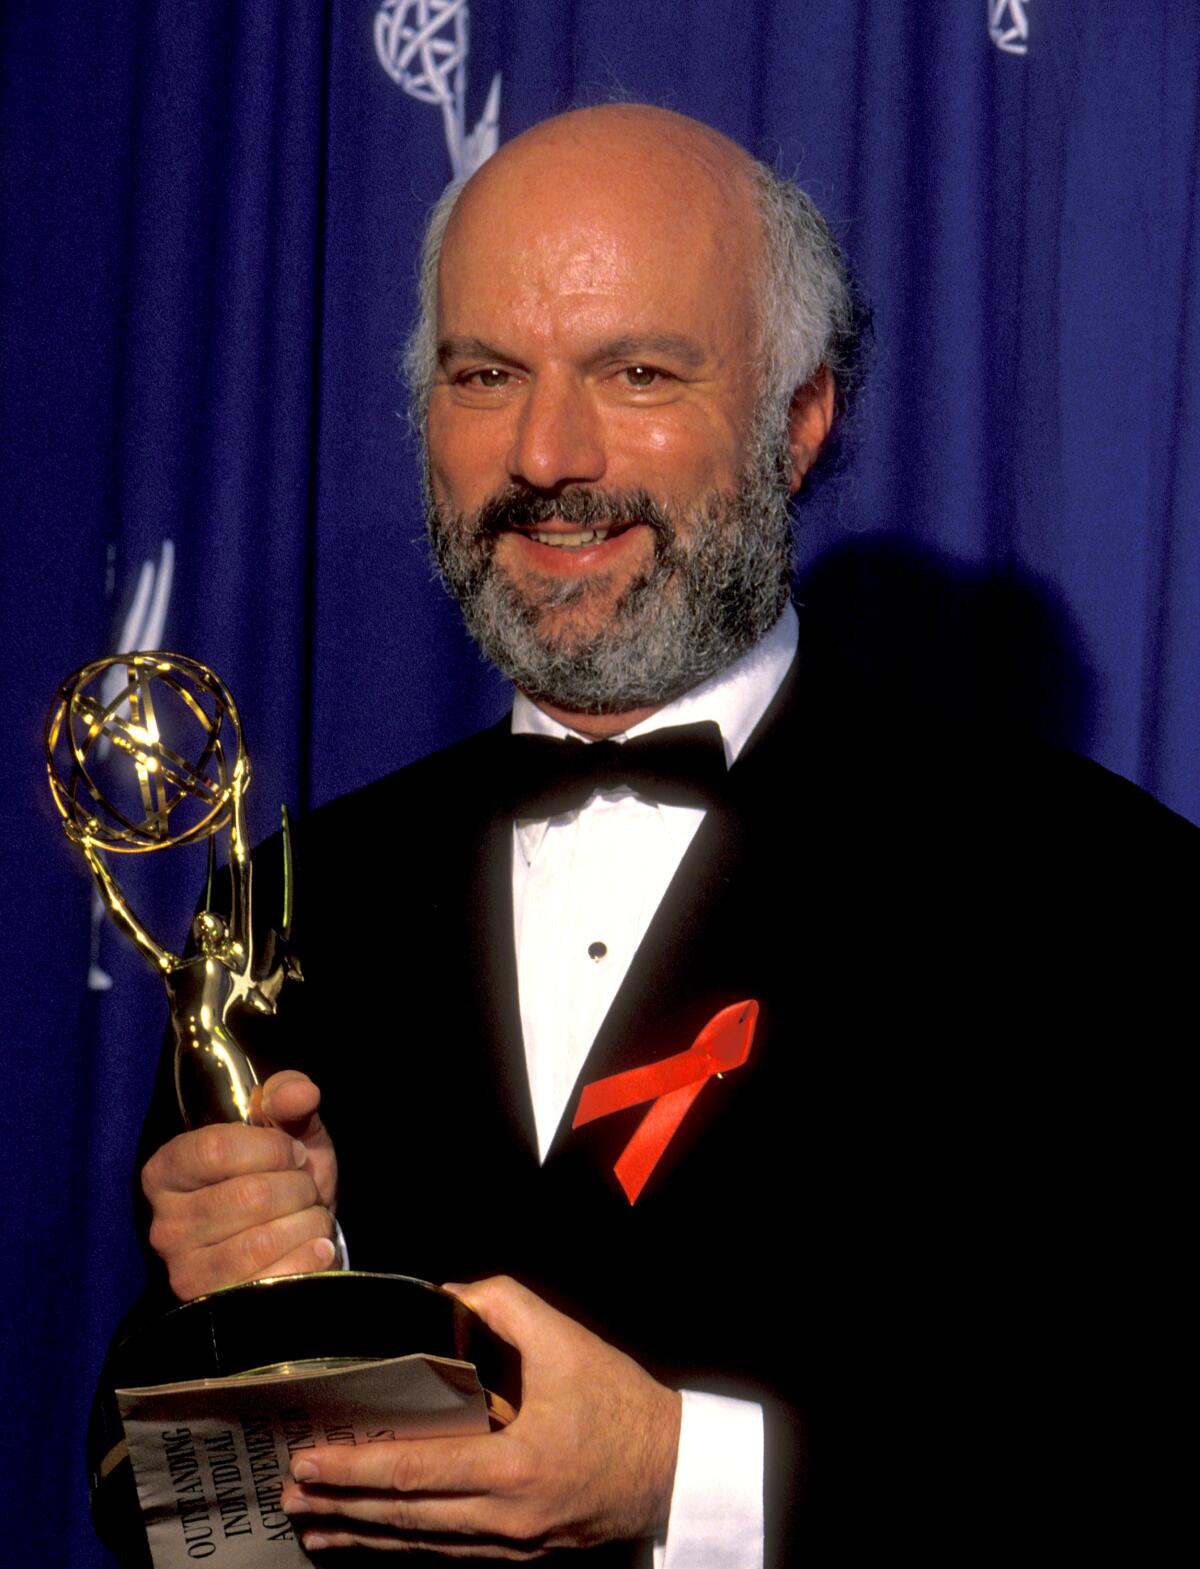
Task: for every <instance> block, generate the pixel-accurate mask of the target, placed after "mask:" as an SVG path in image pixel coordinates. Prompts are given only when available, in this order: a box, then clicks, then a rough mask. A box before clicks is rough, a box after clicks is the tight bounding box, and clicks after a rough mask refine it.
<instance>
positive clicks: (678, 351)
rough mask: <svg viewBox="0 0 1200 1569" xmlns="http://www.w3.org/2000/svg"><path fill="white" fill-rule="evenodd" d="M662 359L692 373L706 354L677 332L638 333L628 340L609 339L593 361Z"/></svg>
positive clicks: (694, 341)
mask: <svg viewBox="0 0 1200 1569" xmlns="http://www.w3.org/2000/svg"><path fill="white" fill-rule="evenodd" d="M660 355H662V356H664V357H665V358H667V359H671V360H675V361H676V363H677V364H680V365H684V366H686V367H687V368H688V369H689V370H697V369H698V368H699V367H700V366H701V365H703V364H704V360H705V354H704V350H703V349H702V348H701V346H700V345H699V344H698V343H697V342H696V340H695V339H694V338H684V337H681V336H680V335H679V334H678V333H674V332H639V333H631V334H630V335H629V336H628V337H625V338H610V339H609V340H608V341H607V342H606V343H602V344H600V345H599V346H598V347H597V349H596V351H595V353H594V355H593V358H594V359H597V360H639V359H644V358H657V357H658V356H660Z"/></svg>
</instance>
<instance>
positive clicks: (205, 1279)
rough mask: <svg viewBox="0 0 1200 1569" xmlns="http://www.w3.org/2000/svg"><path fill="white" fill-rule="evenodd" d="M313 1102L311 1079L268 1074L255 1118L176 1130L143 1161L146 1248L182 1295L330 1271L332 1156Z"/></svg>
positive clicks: (316, 1092) (184, 1298)
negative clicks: (188, 1130)
mask: <svg viewBox="0 0 1200 1569" xmlns="http://www.w3.org/2000/svg"><path fill="white" fill-rule="evenodd" d="M320 1103H321V1092H320V1090H318V1088H317V1086H316V1085H315V1084H314V1083H313V1082H312V1080H311V1079H308V1078H306V1077H305V1076H304V1075H303V1074H302V1073H295V1072H291V1071H286V1072H283V1073H276V1074H274V1075H273V1076H272V1077H271V1078H269V1079H268V1080H267V1082H266V1083H265V1084H264V1085H263V1087H262V1098H261V1101H259V1102H258V1103H257V1114H256V1118H255V1121H256V1123H257V1124H259V1125H257V1126H253V1127H247V1126H245V1125H243V1124H242V1123H214V1124H210V1125H209V1126H208V1127H204V1128H197V1129H196V1130H195V1131H194V1132H191V1133H181V1134H180V1135H179V1136H178V1137H177V1138H174V1139H172V1140H171V1142H170V1143H169V1144H164V1145H163V1147H162V1148H161V1149H160V1150H158V1151H157V1153H156V1154H154V1155H152V1156H151V1158H150V1159H149V1160H148V1161H147V1162H146V1165H145V1167H144V1168H143V1171H142V1190H143V1192H144V1193H145V1195H146V1198H147V1199H148V1200H149V1202H150V1208H151V1211H152V1215H153V1219H152V1222H151V1226H150V1246H151V1247H152V1248H153V1249H154V1251H155V1252H156V1253H157V1254H158V1256H159V1257H160V1258H161V1259H162V1261H163V1263H164V1264H165V1265H166V1267H167V1274H168V1277H169V1279H170V1282H171V1290H172V1291H173V1292H174V1293H175V1295H176V1296H177V1297H179V1298H180V1300H181V1301H184V1302H187V1301H189V1300H190V1299H191V1298H192V1297H198V1296H201V1295H203V1294H204V1293H205V1292H208V1291H216V1290H219V1289H220V1287H222V1286H233V1285H238V1284H240V1283H241V1282H242V1281H245V1280H263V1279H265V1278H266V1277H267V1276H269V1275H300V1274H310V1273H311V1272H312V1271H314V1270H318V1269H328V1268H329V1266H330V1264H331V1263H332V1262H333V1257H334V1244H333V1242H332V1240H331V1238H332V1237H333V1234H334V1230H335V1227H334V1221H333V1215H334V1211H335V1209H336V1205H337V1157H336V1155H335V1154H334V1149H333V1142H332V1140H331V1139H330V1137H329V1134H328V1133H327V1132H326V1131H325V1127H324V1124H323V1123H322V1122H321V1118H320V1116H319V1115H318V1107H319V1106H320Z"/></svg>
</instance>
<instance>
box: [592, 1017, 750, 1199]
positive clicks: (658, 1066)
mask: <svg viewBox="0 0 1200 1569" xmlns="http://www.w3.org/2000/svg"><path fill="white" fill-rule="evenodd" d="M757 1023H758V1004H757V1002H755V1001H753V999H751V1000H749V1001H747V1002H735V1003H733V1004H731V1005H730V1006H729V1007H728V1008H722V1009H721V1011H720V1013H715V1014H714V1015H713V1016H712V1018H711V1019H710V1020H709V1021H708V1023H707V1024H706V1025H705V1026H704V1028H703V1029H702V1030H701V1031H700V1033H699V1035H697V1037H696V1039H695V1040H694V1041H693V1042H692V1044H691V1046H689V1048H688V1049H687V1051H681V1052H680V1053H679V1054H678V1055H677V1056H675V1057H665V1058H664V1059H663V1060H662V1062H651V1063H647V1064H646V1066H645V1067H644V1068H631V1069H630V1070H629V1072H628V1073H614V1074H613V1076H612V1078H610V1079H597V1080H596V1082H595V1083H594V1084H585V1085H584V1087H583V1094H582V1095H581V1096H580V1097H579V1107H578V1109H577V1111H576V1112H575V1120H574V1122H572V1124H571V1126H572V1127H573V1128H582V1127H583V1125H584V1123H586V1122H595V1120H596V1118H597V1117H608V1116H610V1115H611V1114H612V1113H613V1112H614V1111H624V1110H625V1109H626V1107H627V1106H637V1105H640V1104H641V1102H642V1101H646V1100H649V1101H653V1102H654V1104H653V1105H652V1106H651V1107H650V1110H649V1111H648V1112H647V1113H646V1115H645V1116H644V1117H643V1118H642V1120H641V1122H640V1123H639V1124H638V1129H637V1132H636V1133H635V1134H634V1135H633V1137H632V1138H631V1139H630V1141H629V1143H628V1144H627V1145H626V1146H625V1148H624V1149H623V1150H622V1152H621V1157H620V1159H619V1160H618V1161H617V1163H616V1165H615V1166H614V1167H613V1171H614V1172H615V1174H616V1177H617V1181H618V1182H619V1183H620V1184H621V1186H622V1187H623V1188H624V1190H625V1197H626V1198H627V1199H628V1200H629V1202H630V1203H631V1204H635V1203H636V1202H637V1197H638V1194H639V1193H640V1192H641V1191H642V1189H643V1188H644V1187H645V1186H646V1179H647V1178H648V1177H649V1175H650V1173H651V1172H652V1171H653V1170H654V1168H655V1166H657V1165H658V1162H659V1160H660V1159H661V1157H662V1153H663V1151H664V1150H665V1149H666V1147H667V1145H668V1144H669V1143H670V1142H671V1140H672V1139H673V1138H674V1136H675V1132H676V1130H677V1129H678V1127H679V1124H680V1123H681V1122H682V1121H683V1119H684V1118H685V1117H686V1116H687V1114H688V1111H689V1109H690V1108H691V1105H692V1102H693V1101H694V1100H695V1099H696V1096H697V1095H699V1093H700V1091H701V1090H702V1089H703V1088H704V1086H705V1085H706V1084H707V1083H708V1081H709V1079H711V1078H712V1077H713V1076H714V1075H718V1076H719V1075H720V1074H722V1073H729V1072H731V1071H732V1070H733V1069H734V1068H740V1067H741V1065H742V1064H743V1063H744V1062H745V1060H746V1058H747V1057H748V1056H749V1055H750V1043H751V1042H752V1041H753V1039H754V1027H755V1025H756V1024H757Z"/></svg>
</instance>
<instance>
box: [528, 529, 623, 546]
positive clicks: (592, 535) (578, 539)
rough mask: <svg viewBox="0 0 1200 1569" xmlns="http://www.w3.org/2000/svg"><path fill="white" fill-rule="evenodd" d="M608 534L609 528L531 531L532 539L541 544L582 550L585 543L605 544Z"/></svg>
mask: <svg viewBox="0 0 1200 1569" xmlns="http://www.w3.org/2000/svg"><path fill="white" fill-rule="evenodd" d="M610 526H611V525H610ZM608 534H609V530H608V529H607V528H581V529H577V530H576V531H575V532H574V533H573V534H561V533H555V534H550V533H545V532H543V531H542V530H540V529H530V531H529V537H530V539H532V540H536V541H537V543H538V544H539V545H554V546H556V547H557V548H558V549H559V550H581V549H582V548H583V546H584V545H594V544H597V543H599V544H603V543H604V541H605V540H606V539H607V538H608Z"/></svg>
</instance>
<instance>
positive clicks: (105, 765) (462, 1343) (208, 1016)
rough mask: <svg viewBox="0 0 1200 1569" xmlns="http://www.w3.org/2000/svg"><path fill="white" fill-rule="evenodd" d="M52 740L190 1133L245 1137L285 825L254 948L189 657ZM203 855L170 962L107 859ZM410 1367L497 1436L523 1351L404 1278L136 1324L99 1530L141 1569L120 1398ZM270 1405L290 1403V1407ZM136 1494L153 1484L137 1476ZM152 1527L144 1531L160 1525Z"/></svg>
mask: <svg viewBox="0 0 1200 1569" xmlns="http://www.w3.org/2000/svg"><path fill="white" fill-rule="evenodd" d="M45 741H46V757H47V766H48V770H49V775H50V788H51V791H52V792H53V795H54V800H55V804H56V805H57V807H58V810H59V812H60V814H61V815H62V819H63V826H64V828H65V829H66V833H67V837H68V839H70V840H71V842H72V843H73V844H75V845H78V847H79V849H80V850H81V851H82V853H83V855H84V856H85V858H86V860H87V863H88V866H89V867H90V868H91V872H92V876H93V878H94V879H95V883H96V886H97V888H98V889H99V891H100V897H101V899H102V900H103V902H104V905H105V907H106V908H107V910H108V912H109V914H110V915H111V916H112V918H113V920H114V921H115V923H116V924H117V926H118V927H120V929H121V930H122V931H124V932H125V934H126V935H127V936H128V937H129V938H131V939H132V941H133V942H134V943H135V944H136V945H137V947H138V948H139V949H140V950H141V952H142V953H143V954H144V955H145V956H146V958H147V959H148V960H149V961H150V963H151V964H152V965H153V966H154V968H155V969H156V970H157V971H158V972H159V974H160V975H161V976H162V978H163V982H164V984H165V986H166V990H167V997H168V1001H169V1005H170V1017H171V1030H172V1034H173V1037H174V1052H175V1087H176V1092H177V1095H178V1098H179V1107H180V1111H181V1113H182V1115H183V1119H184V1122H185V1124H186V1125H187V1127H189V1128H196V1127H200V1126H202V1125H203V1124H205V1123H209V1122H249V1121H250V1120H251V1116H252V1113H253V1111H254V1107H253V1104H252V1101H253V1094H254V1090H255V1087H256V1085H257V1084H258V1077H257V1075H256V1073H255V1070H254V1066H253V1064H252V1062H251V1060H250V1058H249V1056H248V1055H247V1053H246V1051H245V1049H244V1047H243V1045H242V1044H241V1043H240V1041H239V1038H238V1035H239V1023H240V1021H241V1020H243V1019H245V1018H246V1017H248V1016H249V1015H251V1014H253V1013H259V1014H262V1013H266V1014H273V1013H274V1012H275V1009H276V1003H277V1001H278V998H279V994H280V991H281V989H282V987H283V985H284V983H285V981H287V980H289V979H295V980H299V979H300V978H301V976H300V966H299V964H298V962H297V961H296V959H295V958H294V957H292V956H290V955H284V954H283V953H282V951H281V950H282V948H283V946H284V944H286V942H287V940H288V938H289V935H290V928H291V902H292V900H291V889H292V853H291V838H290V833H289V830H288V821H287V813H286V810H285V811H284V814H283V865H284V894H283V906H284V908H283V910H282V912H281V916H282V918H281V921H280V925H279V929H278V931H272V932H270V933H269V934H268V935H267V937H266V938H265V940H263V941H262V942H261V943H260V944H259V945H258V949H257V951H256V949H255V942H254V935H253V927H252V923H251V875H252V864H251V859H250V853H249V846H248V843H247V839H246V814H245V794H246V790H247V788H248V786H249V783H250V760H249V758H248V756H247V754H246V749H245V745H244V742H243V737H242V728H241V721H240V720H239V718H238V711H237V708H236V707H235V705H234V702H233V699H232V697H231V696H230V694H229V690H228V688H227V687H226V686H225V684H224V683H223V682H222V681H221V680H220V679H219V677H218V676H216V675H215V674H214V672H213V671H212V670H210V669H209V668H208V667H207V666H206V665H202V664H200V663H199V662H198V661H197V660H194V659H187V658H185V657H184V656H183V655H181V654H170V653H162V652H137V653H129V654H117V655H113V656H111V657H109V658H106V659H97V660H93V661H92V663H91V664H88V665H85V666H84V667H83V668H82V669H81V670H78V671H76V672H75V674H74V675H72V676H70V677H69V678H68V679H67V680H66V681H64V682H63V684H62V686H61V687H59V689H58V691H57V693H56V694H55V697H54V701H53V702H52V704H51V705H50V711H49V714H48V715H47V718H46V732H45ZM226 828H227V829H228V831H229V884H230V887H231V890H232V897H231V900H230V907H229V910H228V913H222V912H219V911H216V910H214V909H213V908H212V896H213V873H214V864H215V854H214V850H215V841H216V837H217V836H218V835H219V834H220V833H221V832H222V831H223V830H225V829H226ZM204 840H206V841H207V843H208V852H209V857H208V860H209V876H208V894H207V896H206V899H205V901H204V903H205V907H204V909H203V910H202V911H201V912H200V914H199V915H197V916H196V917H195V919H194V921H193V923H192V938H193V942H194V945H195V953H194V954H193V955H191V956H189V957H184V956H182V955H179V954H176V953H173V952H171V950H170V949H169V948H166V947H164V946H163V944H162V943H160V942H159V941H158V940H157V939H156V938H155V937H153V936H152V935H151V934H150V932H149V931H148V930H147V929H146V927H145V926H144V925H143V924H142V922H141V921H140V920H139V919H138V917H137V916H136V915H135V914H134V912H133V910H132V908H131V906H130V904H129V901H128V900H127V899H126V897H125V895H124V894H123V893H122V891H121V888H120V886H119V884H118V882H117V880H116V878H115V877H114V875H113V873H112V870H111V868H110V866H109V863H108V858H109V857H112V856H119V855H136V854H146V853H149V852H152V851H156V850H167V849H170V848H172V847H173V846H176V845H184V844H191V843H196V842H198V841H204ZM351 1246H353V1239H351ZM410 1353H423V1354H425V1355H426V1356H429V1357H433V1358H440V1359H448V1360H453V1361H458V1362H469V1363H472V1364H473V1365H474V1368H475V1371H476V1372H477V1373H478V1378H479V1385H481V1386H482V1395H483V1397H484V1399H485V1404H486V1411H487V1418H488V1419H490V1421H491V1423H492V1425H493V1426H500V1425H503V1423H504V1422H505V1421H507V1420H509V1419H511V1417H512V1415H513V1412H514V1408H515V1406H516V1405H517V1404H518V1403H519V1400H520V1393H519V1391H520V1362H519V1358H518V1357H517V1355H516V1353H515V1352H514V1351H513V1350H512V1348H511V1347H509V1346H507V1345H505V1344H504V1343H503V1342H502V1341H500V1340H499V1339H498V1338H497V1337H495V1336H493V1335H492V1334H491V1333H490V1332H489V1331H488V1330H487V1329H486V1328H485V1326H484V1325H483V1324H482V1322H481V1321H480V1320H479V1319H478V1318H477V1317H476V1315H475V1314H474V1313H473V1312H472V1311H471V1309H470V1308H468V1307H467V1306H466V1304H465V1303H463V1302H460V1301H459V1300H458V1298H457V1297H454V1296H451V1295H450V1293H449V1292H446V1291H443V1290H441V1289H440V1288H439V1287H437V1286H431V1285H429V1284H428V1283H427V1282H425V1281H421V1280H416V1279H413V1278H412V1277H410V1276H406V1275H379V1274H367V1273H362V1272H356V1271H353V1270H331V1271H326V1272H322V1273H318V1274H310V1275H298V1276H289V1277H286V1278H284V1279H272V1280H260V1281H252V1282H249V1283H247V1284H244V1285H236V1286H230V1287H228V1288H226V1289H225V1290H222V1291H216V1292H213V1293H212V1294H211V1295H209V1296H205V1297H199V1298H196V1299H195V1300H194V1301H191V1302H186V1303H182V1304H179V1305H177V1306H175V1307H173V1308H170V1309H168V1310H167V1311H165V1312H160V1313H158V1314H154V1313H144V1314H142V1315H141V1320H140V1322H139V1323H138V1327H137V1328H136V1329H135V1330H134V1331H132V1332H131V1333H129V1334H128V1335H127V1336H126V1337H125V1338H124V1339H122V1340H120V1341H119V1342H117V1343H116V1344H115V1345H114V1347H113V1348H112V1350H111V1351H110V1352H109V1356H108V1360H107V1362H106V1364H105V1368H104V1371H103V1373H102V1375H101V1385H100V1392H99V1395H98V1397H97V1400H96V1402H95V1405H94V1407H93V1411H92V1425H91V1430H90V1433H89V1443H88V1448H89V1461H90V1466H91V1481H92V1514H93V1520H94V1522H95V1524H96V1527H97V1530H98V1531H99V1533H100V1535H101V1536H102V1537H103V1538H104V1540H105V1541H106V1542H107V1544H108V1545H109V1547H110V1548H111V1549H112V1550H113V1551H114V1552H115V1553H116V1554H117V1556H118V1558H119V1559H120V1560H121V1561H122V1563H125V1564H128V1565H139V1566H142V1565H149V1563H150V1558H149V1555H148V1554H149V1549H148V1547H147V1536H146V1531H145V1528H144V1524H143V1516H142V1508H141V1505H140V1503H139V1498H138V1492H137V1489H136V1487H135V1480H134V1474H133V1469H134V1468H133V1465H132V1464H131V1460H130V1453H129V1444H128V1442H127V1433H126V1429H125V1426H124V1424H123V1419H122V1416H121V1410H120V1398H121V1397H119V1396H118V1393H117V1392H118V1391H119V1390H127V1391H128V1390H131V1389H145V1388H146V1387H147V1386H153V1387H155V1388H161V1386H163V1385H171V1386H180V1387H182V1386H183V1385H185V1384H190V1385H196V1386H198V1385H204V1386H205V1387H206V1388H207V1387H209V1384H210V1381H212V1380H217V1381H219V1382H220V1383H222V1385H223V1384H224V1382H225V1381H228V1380H234V1381H240V1380H243V1379H245V1378H247V1377H249V1376H250V1375H251V1374H256V1375H260V1376H261V1375H270V1376H272V1377H277V1378H279V1379H281V1380H286V1379H287V1378H289V1377H291V1376H292V1375H294V1374H302V1373H304V1372H305V1370H313V1369H324V1370H328V1369H330V1368H336V1367H339V1366H343V1365H347V1364H359V1363H372V1362H382V1361H385V1360H386V1359H391V1358H395V1357H397V1356H404V1355H407V1354H410ZM479 1385H476V1386H475V1387H476V1388H477V1389H478V1388H479ZM335 1393H336V1392H335ZM165 1394H166V1396H167V1397H168V1398H170V1399H173V1398H174V1395H173V1394H172V1393H171V1392H170V1391H166V1392H165ZM189 1398H190V1397H189ZM222 1398H224V1397H223V1396H222ZM280 1399H281V1400H283V1401H284V1402H286V1396H285V1395H283V1394H282V1393H281V1395H280ZM281 1442H282V1440H281ZM285 1464H286V1462H285ZM138 1481H139V1483H142V1484H143V1485H144V1484H145V1483H146V1476H145V1474H144V1473H143V1472H141V1471H139V1474H138ZM147 1509H148V1510H150V1506H149V1505H147ZM147 1518H154V1516H153V1514H152V1512H151V1513H150V1514H148V1516H147ZM154 1529H155V1530H160V1529H161V1527H160V1526H158V1525H155V1526H154ZM155 1552H156V1557H157V1554H158V1549H157V1548H156V1549H155Z"/></svg>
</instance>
